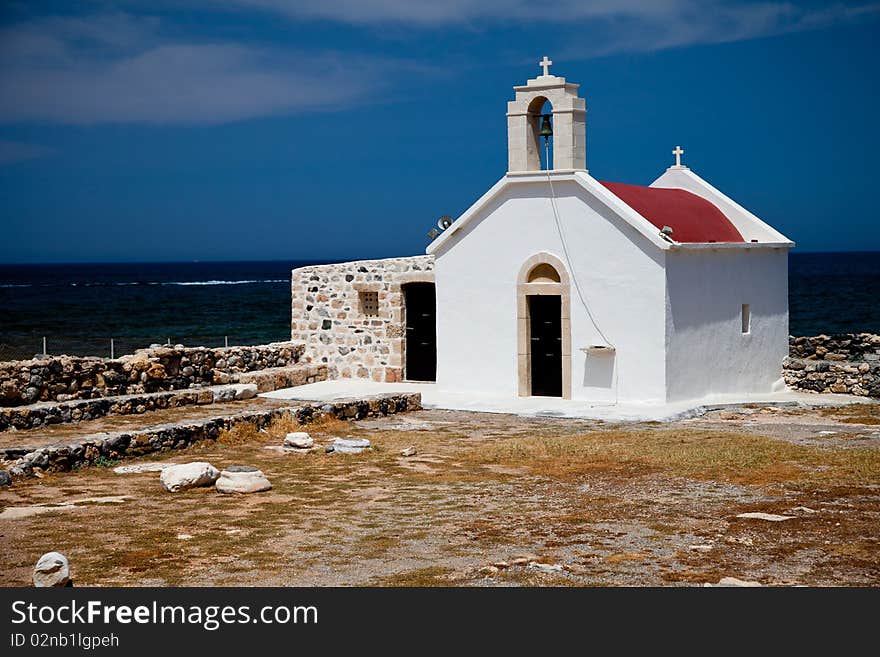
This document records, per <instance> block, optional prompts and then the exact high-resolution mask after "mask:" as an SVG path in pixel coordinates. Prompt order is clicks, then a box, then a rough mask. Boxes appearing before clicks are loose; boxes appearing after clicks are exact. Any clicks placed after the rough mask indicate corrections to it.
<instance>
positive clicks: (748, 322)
mask: <svg viewBox="0 0 880 657" xmlns="http://www.w3.org/2000/svg"><path fill="white" fill-rule="evenodd" d="M740 317H741V319H742V332H743V335H746V334H748V333H751V332H752V308H751V306H749V304H747V303H744V304H743V305H742V313H741V316H740Z"/></svg>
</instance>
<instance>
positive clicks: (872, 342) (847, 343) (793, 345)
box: [788, 333, 880, 362]
mask: <svg viewBox="0 0 880 657" xmlns="http://www.w3.org/2000/svg"><path fill="white" fill-rule="evenodd" d="M788 352H789V356H791V357H792V358H807V359H809V360H836V361H842V360H849V361H868V362H871V361H880V335H874V334H873V333H837V334H834V335H816V336H813V337H801V338H796V337H794V336H790V337H789V338H788Z"/></svg>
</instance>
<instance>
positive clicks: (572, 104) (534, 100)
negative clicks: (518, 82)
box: [507, 55, 587, 173]
mask: <svg viewBox="0 0 880 657" xmlns="http://www.w3.org/2000/svg"><path fill="white" fill-rule="evenodd" d="M551 64H553V62H552V61H550V60H549V59H547V57H546V55H545V56H544V59H543V60H542V61H540V62H538V65H539V66H541V67H543V69H544V72H543V74H542V75H539V76H538V77H536V78H532V79H531V80H529V81H528V82H526V84H525V85H523V86H520V87H514V88H513V90H514V92H516V95H515V100H512V101H509V102H508V103H507V170H508V173H516V172H521V171H540V170H541V148H542V144H541V135H542V134H547V129H548V128H547V125H546V121H543V119H542V108H543V107H544V104H545V103H546V102H548V101H549V102H550V105H551V106H552V108H553V109H552V132H553V169H578V170H582V171H584V170H586V168H587V128H586V117H587V107H586V102H585V101H584V99H583V98H580V97H579V96H578V87H579V86H580V85H577V84H572V83H570V82H566V81H565V78H561V77H558V76H556V75H551V74H550V65H551ZM542 123H543V124H544V125H543V126H542ZM542 128H543V130H542Z"/></svg>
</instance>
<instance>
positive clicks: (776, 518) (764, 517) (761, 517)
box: [737, 513, 794, 522]
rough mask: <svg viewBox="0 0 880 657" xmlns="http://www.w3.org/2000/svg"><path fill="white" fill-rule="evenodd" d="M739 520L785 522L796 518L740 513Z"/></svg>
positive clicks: (771, 514) (770, 514) (772, 514)
mask: <svg viewBox="0 0 880 657" xmlns="http://www.w3.org/2000/svg"><path fill="white" fill-rule="evenodd" d="M737 518H748V519H750V520H769V521H770V522H782V521H783V520H791V519H792V518H794V516H778V515H776V514H775V513H740V514H739V515H737Z"/></svg>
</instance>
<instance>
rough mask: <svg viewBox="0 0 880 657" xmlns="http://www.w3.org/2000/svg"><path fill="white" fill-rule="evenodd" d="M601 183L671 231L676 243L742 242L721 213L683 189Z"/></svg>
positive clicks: (659, 226)
mask: <svg viewBox="0 0 880 657" xmlns="http://www.w3.org/2000/svg"><path fill="white" fill-rule="evenodd" d="M602 184H603V185H604V186H605V187H607V188H608V189H609V190H611V192H612V193H613V194H614V195H615V196H617V197H618V198H619V199H620V200H622V201H623V202H624V203H626V204H627V205H628V206H629V207H631V208H632V209H633V210H635V211H636V212H638V213H639V214H640V215H642V216H643V217H644V218H645V219H647V220H648V221H650V222H651V223H652V224H654V225H655V226H656V227H657V228H658V229H662V228H663V226H669V227H670V228H672V235H670V237H671V238H672V239H674V240H675V241H676V242H744V241H745V240H744V239H743V237H742V235H740V233H739V231H738V230H737V229H736V226H734V225H733V224H732V223H731V222H730V219H728V218H727V217H725V216H724V213H723V212H721V210H719V209H718V208H717V207H716V206H714V205H713V204H712V203H710V202H709V201H707V200H706V199H704V198H700V197H699V196H697V195H696V194H692V193H691V192H688V191H686V190H684V189H663V188H659V187H642V186H640V185H627V184H625V183H615V182H602Z"/></svg>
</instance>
